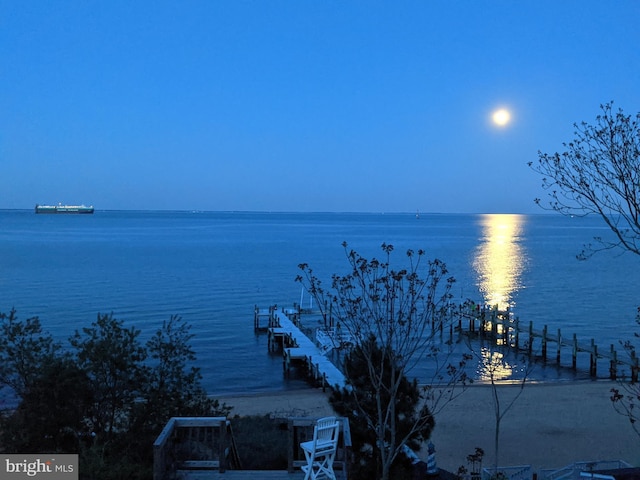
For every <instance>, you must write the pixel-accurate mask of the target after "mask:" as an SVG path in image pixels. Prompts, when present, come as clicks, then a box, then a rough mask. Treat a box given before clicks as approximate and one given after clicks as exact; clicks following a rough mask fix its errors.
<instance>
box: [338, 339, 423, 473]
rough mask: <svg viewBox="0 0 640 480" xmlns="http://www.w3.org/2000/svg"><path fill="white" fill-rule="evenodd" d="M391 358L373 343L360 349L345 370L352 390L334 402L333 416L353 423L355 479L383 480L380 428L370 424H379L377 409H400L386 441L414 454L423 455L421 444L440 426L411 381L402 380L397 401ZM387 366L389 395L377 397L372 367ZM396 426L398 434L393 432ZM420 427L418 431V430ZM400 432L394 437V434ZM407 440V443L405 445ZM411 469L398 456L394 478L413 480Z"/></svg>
mask: <svg viewBox="0 0 640 480" xmlns="http://www.w3.org/2000/svg"><path fill="white" fill-rule="evenodd" d="M392 362H393V360H392V358H391V356H390V352H388V351H383V350H382V349H381V348H380V347H379V346H378V344H377V342H376V340H375V338H373V337H371V338H370V339H369V340H368V342H366V344H365V345H362V346H359V347H356V348H355V349H354V350H353V351H352V352H351V353H350V354H349V355H347V357H346V359H345V370H346V371H347V372H348V373H349V384H348V387H347V388H343V389H341V390H336V391H334V392H333V394H332V395H331V398H330V401H331V405H332V406H333V408H334V410H335V411H336V412H337V413H338V414H339V415H342V416H346V417H348V418H349V423H350V429H351V439H352V442H353V452H354V467H353V470H352V472H353V478H354V479H356V480H357V479H371V478H380V471H381V464H380V455H379V453H380V450H379V448H380V446H379V445H378V442H377V435H376V426H373V428H372V425H371V424H370V422H371V419H374V418H378V417H379V415H378V409H379V408H382V409H387V408H388V406H389V403H390V402H393V401H394V400H395V408H394V409H390V411H392V412H393V414H392V416H389V417H386V422H387V424H388V425H387V426H386V428H385V430H386V432H387V435H386V439H385V441H386V442H387V443H388V442H392V441H395V442H396V446H400V445H401V442H402V443H405V444H406V445H407V446H408V447H409V448H413V449H415V450H417V449H419V447H420V444H421V443H422V442H423V441H425V440H427V439H428V438H429V437H430V435H431V431H432V430H433V428H434V426H435V421H434V418H433V416H432V415H431V413H430V412H429V410H428V408H427V407H426V406H421V405H420V403H421V395H420V387H419V386H418V384H417V381H416V380H413V381H409V380H408V379H407V378H406V377H404V376H403V378H401V379H400V381H399V383H398V387H397V393H396V395H395V398H392V397H391V396H390V395H389V394H388V393H385V390H387V391H388V390H390V385H391V384H392V383H394V382H395V381H396V380H395V379H394V378H392V377H393V375H394V374H395V373H396V370H395V369H393V368H392ZM371 364H373V365H385V366H386V368H385V369H384V371H383V374H382V384H383V385H386V386H387V388H386V389H384V388H383V389H382V392H383V393H382V394H380V391H376V389H374V388H373V386H372V385H371V380H370V375H369V368H370V365H371ZM378 402H379V403H378ZM391 425H393V428H392V427H391ZM416 427H417V428H416ZM391 431H395V432H396V435H395V436H394V437H391V436H390V435H389V433H390V432H391ZM405 438H406V439H408V440H407V441H406V442H404V439H405ZM412 472H413V470H412V467H411V463H410V462H409V461H408V460H407V458H406V456H405V455H402V454H400V455H398V456H397V457H396V459H395V460H394V462H393V464H392V467H391V470H390V478H394V479H405V478H406V479H411V478H412V475H413V473H412Z"/></svg>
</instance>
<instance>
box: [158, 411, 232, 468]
mask: <svg viewBox="0 0 640 480" xmlns="http://www.w3.org/2000/svg"><path fill="white" fill-rule="evenodd" d="M229 429H230V426H229V422H228V421H227V418H226V417H173V418H171V419H170V420H169V422H167V425H166V426H165V427H164V429H163V430H162V433H160V435H159V436H158V438H157V439H156V441H155V442H154V444H153V479H154V480H168V479H171V478H172V477H173V476H174V475H175V472H176V471H178V470H181V469H186V470H218V471H220V472H224V471H225V470H226V468H227V463H228V462H232V463H235V462H236V461H237V453H236V450H235V448H234V445H233V441H232V435H229V433H230V432H229ZM236 468H238V466H236Z"/></svg>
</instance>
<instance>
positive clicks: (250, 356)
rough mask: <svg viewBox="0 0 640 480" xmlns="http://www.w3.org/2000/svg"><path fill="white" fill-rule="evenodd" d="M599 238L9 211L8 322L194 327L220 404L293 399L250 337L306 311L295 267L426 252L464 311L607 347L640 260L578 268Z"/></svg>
mask: <svg viewBox="0 0 640 480" xmlns="http://www.w3.org/2000/svg"><path fill="white" fill-rule="evenodd" d="M598 236H601V237H610V234H609V232H608V230H607V228H606V226H605V225H604V223H603V222H602V221H601V220H600V219H599V218H596V217H584V218H571V217H563V216H559V215H552V214H540V215H503V214H486V215H483V214H477V215H471V214H459V215H449V214H420V215H416V214H415V213H411V214H410V213H407V214H380V213H370V214H362V213H264V212H258V213H254V212H184V211H101V210H96V212H95V213H94V214H93V215H36V214H35V213H34V212H33V210H3V211H0V312H4V313H8V312H9V311H10V310H11V308H15V309H16V311H17V314H18V317H19V318H22V319H25V318H28V317H33V316H37V317H39V318H40V320H41V322H42V324H43V326H44V328H45V329H46V330H47V331H49V332H51V333H52V334H53V335H54V337H55V338H56V339H57V340H59V341H61V342H63V343H66V341H67V339H68V338H69V336H71V335H72V334H73V333H74V332H75V331H76V330H81V329H82V327H85V326H89V325H90V324H91V322H93V321H95V320H96V318H97V315H98V314H109V313H113V315H114V316H115V317H116V318H118V319H121V320H123V321H124V322H125V324H126V325H127V326H130V325H133V326H135V327H136V328H138V329H140V330H141V332H142V333H141V336H142V338H143V339H146V338H148V337H149V336H151V335H152V334H153V333H154V331H155V330H156V329H157V328H159V327H160V326H161V324H162V322H163V321H164V320H168V319H169V317H170V316H171V315H179V316H181V317H182V318H183V319H184V320H186V321H187V322H188V323H189V324H190V325H191V332H192V333H193V334H194V335H195V337H194V339H193V341H192V345H193V347H194V349H195V350H196V354H197V357H198V366H199V367H200V368H201V370H202V374H203V383H204V386H205V388H206V389H207V390H208V391H209V392H210V393H212V394H213V395H216V394H220V395H223V394H236V393H245V392H262V391H273V390H286V389H296V388H301V387H302V386H304V385H305V383H304V380H303V379H301V378H285V377H284V376H283V372H282V358H281V357H280V356H278V355H274V354H269V353H268V352H267V338H266V335H264V334H256V333H255V332H254V329H253V312H254V307H255V306H256V305H257V306H259V307H261V308H267V307H268V306H270V305H274V304H277V305H279V306H285V307H290V306H292V305H293V303H294V302H300V301H301V300H302V303H303V305H304V306H306V302H309V297H308V296H306V295H305V294H304V292H303V291H302V289H301V285H300V284H299V283H296V282H295V281H294V279H295V277H296V275H298V273H300V271H299V268H298V265H299V264H300V263H307V264H309V265H310V266H311V267H312V268H313V270H314V272H315V274H316V275H318V276H319V277H321V278H324V279H326V280H325V284H328V283H329V282H330V276H331V274H333V273H339V274H345V273H348V264H347V261H346V258H345V252H344V249H343V247H342V242H344V241H346V242H347V243H348V245H349V248H353V249H354V250H356V251H357V252H358V253H360V254H361V255H363V256H365V257H367V258H370V257H373V256H378V257H381V256H382V252H381V249H380V246H381V244H382V243H387V244H392V245H394V247H395V252H394V254H393V256H394V262H395V261H397V262H398V265H400V264H402V262H403V261H404V259H405V256H404V251H406V250H407V249H413V250H418V249H424V250H425V251H426V257H427V258H430V259H433V258H438V259H440V260H442V261H444V262H445V263H446V265H447V267H448V270H449V273H450V275H452V276H453V277H455V279H456V283H455V285H454V288H453V290H452V292H453V294H454V300H455V301H460V302H462V301H464V300H465V299H472V300H474V301H476V302H479V303H487V304H491V305H494V304H499V305H500V306H501V308H504V307H506V306H509V307H510V308H512V309H513V312H514V314H515V315H516V316H518V317H519V318H520V320H521V322H529V321H533V322H534V325H535V328H536V329H542V327H543V325H547V326H548V328H549V332H552V333H553V332H556V331H557V329H561V330H562V332H563V335H565V336H571V335H572V334H574V333H575V334H577V335H578V338H579V340H580V341H581V343H588V342H589V340H590V339H591V338H593V339H595V341H596V343H597V344H598V345H599V347H600V348H601V349H602V348H605V349H608V348H609V345H610V344H616V345H617V344H618V342H619V341H620V340H627V339H629V340H632V339H633V335H634V332H637V331H640V328H638V327H637V325H636V323H635V315H636V309H637V306H638V305H640V291H639V288H638V287H639V286H640V258H638V257H637V256H634V255H631V254H629V253H623V252H622V251H616V250H608V251H603V252H600V253H598V254H597V255H595V256H593V257H592V258H590V259H589V260H586V261H579V260H577V259H576V254H577V253H579V252H580V250H581V249H582V246H583V244H586V243H589V242H591V241H592V238H593V237H598ZM585 362H586V363H587V365H588V359H585ZM585 369H586V367H585ZM585 369H582V370H581V371H579V372H578V373H574V372H571V371H569V370H568V369H566V368H556V367H552V366H547V367H541V368H537V369H536V370H535V371H534V373H533V374H532V375H533V378H534V379H537V380H544V381H562V380H566V379H572V378H576V376H577V377H580V376H584V375H585V373H584V370H585ZM600 372H601V375H603V376H606V375H607V374H608V372H607V371H606V368H601V369H600ZM472 374H473V375H475V376H482V372H481V371H480V370H477V371H474V372H472ZM510 377H512V378H517V369H515V368H514V369H513V370H510V371H509V372H508V373H507V374H506V375H505V376H504V378H505V379H509V378H510Z"/></svg>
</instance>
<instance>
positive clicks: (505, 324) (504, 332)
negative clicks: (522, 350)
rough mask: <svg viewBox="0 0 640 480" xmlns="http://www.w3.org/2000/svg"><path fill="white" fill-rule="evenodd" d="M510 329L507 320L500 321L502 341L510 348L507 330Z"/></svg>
mask: <svg viewBox="0 0 640 480" xmlns="http://www.w3.org/2000/svg"><path fill="white" fill-rule="evenodd" d="M510 327H511V325H510V322H509V319H504V320H503V321H502V335H503V337H502V339H503V342H504V344H505V345H506V346H511V345H510V343H509V328H510Z"/></svg>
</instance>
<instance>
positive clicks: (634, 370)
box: [631, 351, 638, 383]
mask: <svg viewBox="0 0 640 480" xmlns="http://www.w3.org/2000/svg"><path fill="white" fill-rule="evenodd" d="M637 381H638V357H636V352H635V351H632V352H631V382H632V383H635V382H637Z"/></svg>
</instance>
